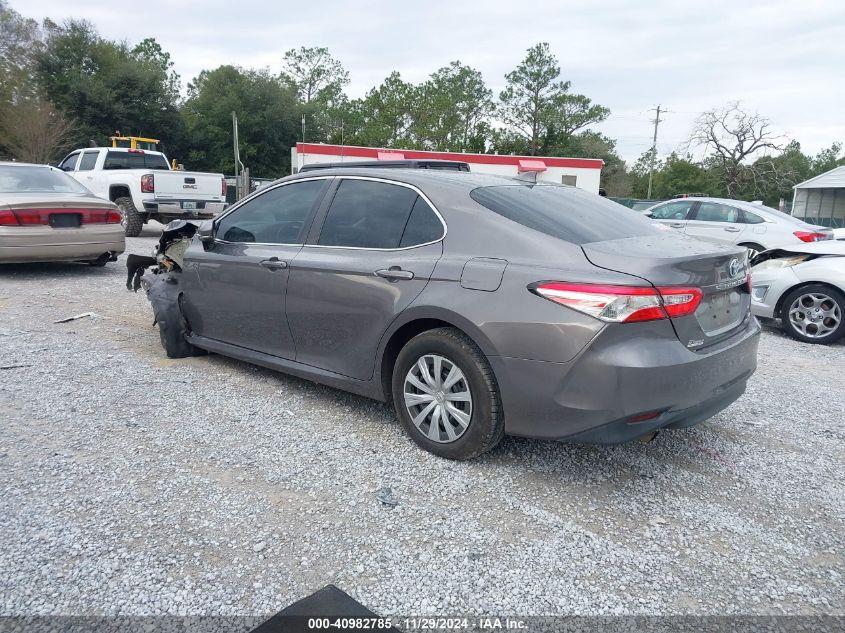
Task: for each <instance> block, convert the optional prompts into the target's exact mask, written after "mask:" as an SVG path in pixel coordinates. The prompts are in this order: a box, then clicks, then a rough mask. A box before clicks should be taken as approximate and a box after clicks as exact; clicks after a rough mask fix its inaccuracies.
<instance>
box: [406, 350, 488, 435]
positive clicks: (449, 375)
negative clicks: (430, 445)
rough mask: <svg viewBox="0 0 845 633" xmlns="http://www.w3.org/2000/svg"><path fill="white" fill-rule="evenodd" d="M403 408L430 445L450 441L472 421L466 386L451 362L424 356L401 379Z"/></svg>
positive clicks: (470, 402) (436, 357)
mask: <svg viewBox="0 0 845 633" xmlns="http://www.w3.org/2000/svg"><path fill="white" fill-rule="evenodd" d="M404 398H405V407H406V409H407V411H408V415H409V416H410V417H411V421H412V422H413V423H414V426H415V427H417V429H419V432H420V433H422V434H423V435H425V436H426V437H427V438H428V439H430V440H431V441H432V442H441V443H445V442H454V441H455V440H457V439H458V438H459V437H461V436H462V435H463V434H464V432H466V430H467V428H468V427H469V422H470V420H471V419H472V394H471V393H470V390H469V383H468V382H467V378H466V376H465V375H464V372H462V371H461V369H460V367H458V366H457V365H456V364H455V363H453V362H452V361H450V360H449V359H448V358H445V357H443V356H440V355H439V354H426V355H425V356H423V357H421V358H420V359H419V360H417V362H416V363H414V364H413V365H412V366H411V369H410V370H409V371H408V374H407V375H406V376H405V394H404Z"/></svg>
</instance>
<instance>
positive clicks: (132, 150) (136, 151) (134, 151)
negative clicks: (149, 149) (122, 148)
mask: <svg viewBox="0 0 845 633" xmlns="http://www.w3.org/2000/svg"><path fill="white" fill-rule="evenodd" d="M129 153H130V154H143V153H144V150H142V149H130V150H129Z"/></svg>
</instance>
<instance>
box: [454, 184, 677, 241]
mask: <svg viewBox="0 0 845 633" xmlns="http://www.w3.org/2000/svg"><path fill="white" fill-rule="evenodd" d="M470 197H471V198H472V199H473V200H475V201H476V202H478V203H479V204H482V205H484V206H485V207H487V208H488V209H490V210H491V211H493V212H495V213H498V214H499V215H502V216H504V217H506V218H507V219H509V220H512V221H514V222H517V223H519V224H521V225H523V226H527V227H528V228H530V229H534V230H535V231H540V232H541V233H545V234H546V235H551V236H552V237H556V238H559V239H562V240H566V241H567V242H572V243H573V244H588V243H590V242H604V241H606V240H617V239H622V238H626V237H636V236H640V235H652V234H654V233H661V232H662V231H661V230H660V229H659V228H657V227H656V226H655V225H654V223H652V221H651V220H649V219H648V218H645V217H643V216H641V215H640V214H639V213H633V212H632V211H631V209H629V208H628V207H625V206H622V205H621V204H617V203H616V202H613V201H611V200H608V199H607V198H604V197H602V196H597V195H596V194H594V193H588V192H586V191H584V190H582V189H577V188H576V187H563V186H559V185H503V186H497V187H480V188H478V189H474V190H472V191H471V192H470Z"/></svg>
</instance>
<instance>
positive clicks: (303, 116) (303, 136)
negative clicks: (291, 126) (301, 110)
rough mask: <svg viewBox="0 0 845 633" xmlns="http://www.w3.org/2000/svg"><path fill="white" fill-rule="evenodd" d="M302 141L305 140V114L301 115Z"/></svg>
mask: <svg viewBox="0 0 845 633" xmlns="http://www.w3.org/2000/svg"><path fill="white" fill-rule="evenodd" d="M302 142H303V143H304V142H305V115H304V114H303V115H302Z"/></svg>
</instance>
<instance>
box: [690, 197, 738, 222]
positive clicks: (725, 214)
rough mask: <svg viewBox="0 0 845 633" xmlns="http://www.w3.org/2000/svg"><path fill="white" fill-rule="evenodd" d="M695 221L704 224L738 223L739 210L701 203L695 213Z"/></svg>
mask: <svg viewBox="0 0 845 633" xmlns="http://www.w3.org/2000/svg"><path fill="white" fill-rule="evenodd" d="M695 219H696V220H702V221H704V222H738V221H739V209H737V208H736V207H729V206H728V205H726V204H718V203H716V202H702V203H701V204H700V205H698V211H696V212H695Z"/></svg>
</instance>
